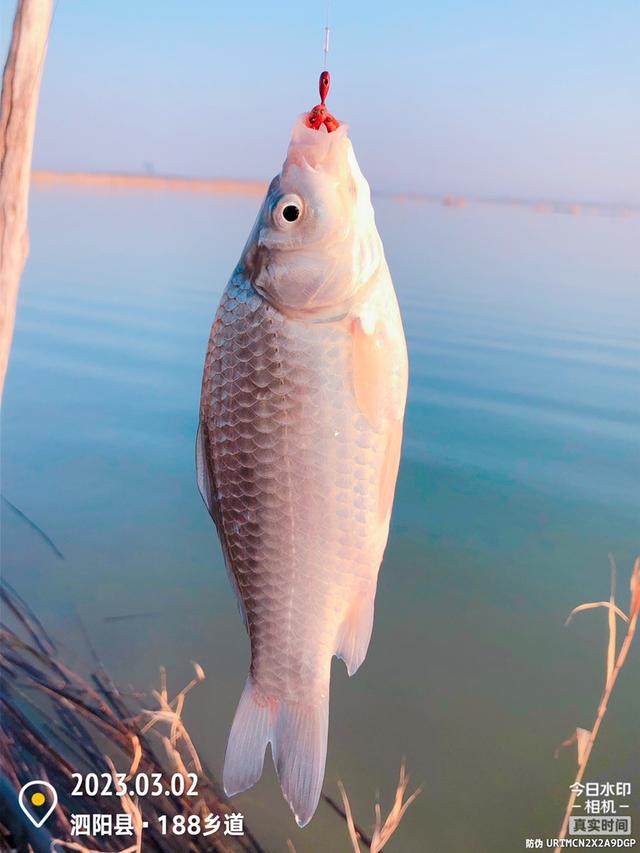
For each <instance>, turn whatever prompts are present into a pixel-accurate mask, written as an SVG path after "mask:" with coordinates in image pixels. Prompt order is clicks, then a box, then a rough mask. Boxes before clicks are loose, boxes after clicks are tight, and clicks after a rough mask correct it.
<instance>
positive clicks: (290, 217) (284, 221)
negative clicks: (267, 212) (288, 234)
mask: <svg viewBox="0 0 640 853" xmlns="http://www.w3.org/2000/svg"><path fill="white" fill-rule="evenodd" d="M302 211H303V204H302V199H301V198H299V197H298V196H297V195H294V194H291V195H286V196H284V197H283V198H281V199H280V200H279V202H278V204H277V205H276V207H275V208H274V211H273V220H274V222H275V224H276V225H277V226H279V227H280V228H288V227H289V226H290V225H291V224H292V223H294V222H297V220H298V219H300V217H301V216H302Z"/></svg>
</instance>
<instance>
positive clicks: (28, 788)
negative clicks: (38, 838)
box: [18, 779, 58, 826]
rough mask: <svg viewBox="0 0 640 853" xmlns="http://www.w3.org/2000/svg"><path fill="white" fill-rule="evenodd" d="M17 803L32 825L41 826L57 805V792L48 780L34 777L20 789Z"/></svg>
mask: <svg viewBox="0 0 640 853" xmlns="http://www.w3.org/2000/svg"><path fill="white" fill-rule="evenodd" d="M18 805H19V806H20V808H21V809H22V811H23V812H24V813H25V814H26V816H27V817H28V818H29V820H30V821H31V823H32V824H33V825H34V826H42V824H43V823H44V822H45V820H46V819H47V818H48V817H50V815H51V812H52V811H53V810H54V809H55V807H56V806H57V805H58V794H57V793H56V789H55V788H54V787H53V785H51V784H50V783H49V782H45V781H44V780H43V779H34V780H33V781H32V782H27V784H26V785H23V786H22V788H21V789H20V793H19V794H18Z"/></svg>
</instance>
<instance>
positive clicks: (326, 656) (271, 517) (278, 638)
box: [196, 101, 408, 826]
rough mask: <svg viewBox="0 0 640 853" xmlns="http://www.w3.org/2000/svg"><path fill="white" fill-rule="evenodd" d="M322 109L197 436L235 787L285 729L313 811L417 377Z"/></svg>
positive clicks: (245, 297) (245, 268)
mask: <svg viewBox="0 0 640 853" xmlns="http://www.w3.org/2000/svg"><path fill="white" fill-rule="evenodd" d="M323 105H324V101H323ZM319 108H320V105H319V107H318V108H314V109H315V110H316V113H314V112H313V111H312V113H309V114H303V115H302V116H300V117H299V118H298V119H297V121H296V122H295V125H294V127H293V131H292V134H291V141H290V144H289V147H288V151H287V155H286V160H285V162H284V165H283V167H282V170H281V172H280V174H279V175H277V176H276V177H275V178H274V179H273V181H272V182H271V184H270V186H269V189H268V191H267V194H266V197H265V199H264V201H263V203H262V206H261V208H260V211H259V213H258V216H257V219H256V222H255V225H254V226H253V229H252V230H251V233H250V235H249V238H248V240H247V243H246V245H245V247H244V250H243V251H242V254H241V257H240V260H239V262H238V264H237V266H236V268H235V269H234V271H233V274H232V275H231V278H230V280H229V282H228V284H227V286H226V289H225V290H224V293H223V295H222V298H221V301H220V304H219V307H218V310H217V313H216V315H215V320H214V322H213V326H212V328H211V334H210V337H209V343H208V347H207V352H206V357H205V365H204V373H203V380H202V394H201V402H200V417H199V428H198V435H197V447H196V467H197V479H198V486H199V489H200V492H201V494H202V497H203V499H204V502H205V504H206V506H207V508H208V510H209V513H210V515H211V517H212V518H213V521H214V522H215V525H216V528H217V531H218V535H219V538H220V542H221V545H222V551H223V555H224V560H225V564H226V567H227V570H228V573H229V576H230V578H231V583H232V585H233V587H234V589H235V592H236V595H237V598H238V602H239V608H240V611H241V614H242V616H243V619H244V624H245V627H246V630H247V632H248V634H249V640H250V646H251V664H250V670H249V675H248V677H247V680H246V683H245V686H244V690H243V692H242V695H241V698H240V701H239V705H238V708H237V711H236V713H235V717H234V719H233V723H232V726H231V731H230V734H229V739H228V744H227V750H226V755H225V763H224V770H223V785H224V788H225V791H226V793H227V795H228V796H233V795H235V794H237V793H240V792H242V791H245V790H247V789H248V788H250V787H251V786H253V785H254V784H255V783H256V782H257V781H258V780H259V779H260V777H261V775H262V770H263V762H264V756H265V752H266V748H267V746H268V745H269V744H271V752H272V756H273V760H274V764H275V768H276V772H277V775H278V778H279V781H280V786H281V788H282V793H283V795H284V797H285V799H286V800H287V802H288V803H289V805H290V807H291V809H292V811H293V813H294V816H295V819H296V821H297V823H298V825H299V826H305V825H306V824H307V823H308V822H309V821H310V820H311V818H312V816H313V814H314V812H315V810H316V807H317V805H318V801H319V798H320V794H321V789H322V783H323V778H324V772H325V763H326V754H327V737H328V720H329V688H330V670H331V660H332V658H333V656H334V655H336V656H337V657H338V658H341V659H342V660H343V661H344V662H345V664H346V667H347V671H348V673H349V675H350V676H351V675H353V674H354V673H355V672H356V671H357V669H358V668H359V666H360V665H361V664H362V662H363V660H364V659H365V656H366V654H367V649H368V646H369V641H370V638H371V632H372V626H373V615H374V600H375V595H376V585H377V577H378V571H379V568H380V564H381V562H382V558H383V553H384V550H385V547H386V543H387V538H388V533H389V523H390V517H391V511H392V504H393V498H394V491H395V485H396V478H397V473H398V466H399V461H400V454H401V444H402V428H403V418H404V410H405V402H406V395H407V376H408V363H407V350H406V343H405V338H404V332H403V326H402V320H401V316H400V310H399V307H398V302H397V298H396V294H395V291H394V287H393V283H392V280H391V275H390V272H389V268H388V265H387V262H386V259H385V255H384V249H383V245H382V241H381V239H380V236H379V234H378V231H377V228H376V224H375V216H374V210H373V207H372V204H371V194H370V190H369V186H368V184H367V181H366V180H365V178H364V176H363V174H362V172H361V171H360V168H359V166H358V163H357V160H356V157H355V154H354V150H353V146H352V144H351V141H350V140H349V135H348V127H347V125H346V124H343V123H339V122H337V120H335V119H333V118H332V117H331V116H329V117H328V119H327V120H325V119H324V115H325V114H324V113H322V112H321V113H320V115H319V116H318V113H317V110H318V109H319ZM322 108H323V109H324V106H323V107H322ZM327 115H328V114H327ZM329 119H331V120H329Z"/></svg>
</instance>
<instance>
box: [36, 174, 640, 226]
mask: <svg viewBox="0 0 640 853" xmlns="http://www.w3.org/2000/svg"><path fill="white" fill-rule="evenodd" d="M31 178H32V182H33V183H34V184H36V185H38V186H52V185H59V184H67V185H68V184H71V185H74V186H83V187H104V188H108V189H124V190H129V189H140V190H173V191H176V190H178V191H186V192H196V193H218V194H231V195H255V196H262V195H264V193H265V192H266V190H267V187H268V183H267V182H266V181H246V180H226V179H218V178H183V177H175V176H172V175H141V174H127V173H124V172H123V173H115V172H57V171H52V170H35V171H33V172H32V174H31ZM373 194H374V195H381V196H384V197H386V198H390V199H391V200H392V201H394V202H396V203H398V204H405V203H410V202H414V203H423V204H424V203H428V204H441V205H443V206H444V207H448V208H454V209H460V208H466V207H470V206H476V205H483V206H486V205H491V206H493V205H500V206H502V205H506V206H510V207H520V208H526V209H527V210H531V211H533V212H535V213H538V214H544V213H563V214H566V215H570V216H581V215H587V216H615V217H621V218H628V217H633V216H640V206H638V205H629V204H606V203H602V202H571V201H556V200H546V199H518V198H466V197H464V196H460V195H435V194H431V193H402V192H385V191H377V192H376V191H375V190H374V191H373Z"/></svg>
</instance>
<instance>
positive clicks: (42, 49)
mask: <svg viewBox="0 0 640 853" xmlns="http://www.w3.org/2000/svg"><path fill="white" fill-rule="evenodd" d="M51 7H52V0H18V4H17V8H16V16H15V20H14V22H13V35H12V37H11V47H10V48H9V55H8V57H7V63H6V65H5V67H4V76H3V78H2V100H1V101H0V399H1V397H2V389H3V387H4V378H5V375H6V372H7V365H8V362H9V352H10V350H11V339H12V337H13V326H14V323H15V318H16V303H17V301H18V290H19V288H20V276H21V275H22V270H23V268H24V264H25V261H26V260H27V255H28V253H29V235H28V231H27V209H28V201H29V182H30V177H31V153H32V150H33V135H34V131H35V126H36V109H37V106H38V95H39V93H40V79H41V77H42V67H43V65H44V58H45V54H46V52H47V38H48V36H49V25H50V23H51Z"/></svg>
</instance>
